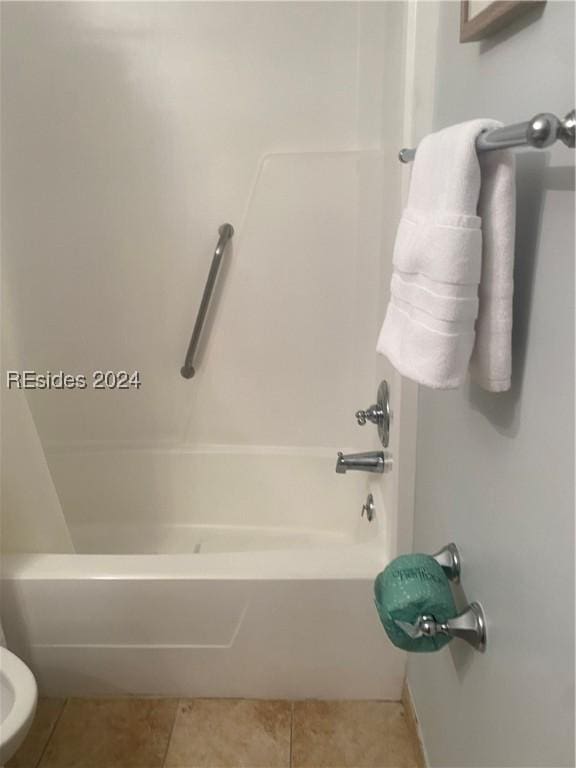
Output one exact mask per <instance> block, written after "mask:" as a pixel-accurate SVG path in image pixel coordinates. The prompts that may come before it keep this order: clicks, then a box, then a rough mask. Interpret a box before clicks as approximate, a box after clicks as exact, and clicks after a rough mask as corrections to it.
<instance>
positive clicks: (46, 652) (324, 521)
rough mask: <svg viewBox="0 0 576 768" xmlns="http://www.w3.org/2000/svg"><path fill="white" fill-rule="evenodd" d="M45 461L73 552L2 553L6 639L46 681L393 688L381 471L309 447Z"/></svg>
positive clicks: (75, 689) (346, 693)
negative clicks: (369, 500)
mask: <svg viewBox="0 0 576 768" xmlns="http://www.w3.org/2000/svg"><path fill="white" fill-rule="evenodd" d="M49 461H50V466H51V470H52V472H53V475H54V477H55V481H56V485H57V487H58V488H59V491H60V494H61V499H62V503H63V507H64V510H65V514H66V518H67V521H68V523H69V527H70V530H71V533H72V538H73V540H74V544H75V548H76V552H77V553H76V554H44V555H42V554H34V555H32V554H14V555H10V556H4V558H3V562H2V579H3V582H2V617H3V621H4V624H5V628H6V632H7V636H8V641H9V644H10V646H11V647H12V648H13V650H14V651H16V653H18V654H19V655H21V656H22V657H23V658H24V659H25V660H26V661H28V663H29V664H30V665H31V667H32V668H33V670H34V672H35V673H36V675H37V678H38V680H39V684H40V688H41V690H42V691H43V693H44V694H48V695H98V694H107V695H110V694H112V695H113V694H118V695H121V694H140V695H144V694H156V695H169V696H208V697H210V696H218V697H220V696H222V697H234V696H241V697H278V698H306V697H317V698H352V699H353V698H377V699H382V698H384V699H386V698H389V699H398V698H399V697H400V690H401V685H402V680H403V674H404V656H403V654H401V653H400V652H398V651H397V650H396V649H394V648H393V647H392V646H391V645H390V643H389V642H388V641H387V639H386V637H385V634H384V631H383V629H382V628H381V626H380V623H379V620H378V617H377V615H376V611H375V609H374V607H373V603H372V582H373V580H374V577H375V576H376V575H377V573H378V572H379V571H380V570H381V569H382V568H383V567H384V566H385V565H386V563H387V562H389V560H390V559H391V557H393V556H394V554H395V525H394V520H393V516H392V515H391V514H390V513H389V511H387V510H385V509H384V506H383V504H382V499H381V495H380V490H379V485H378V483H377V482H374V483H372V484H371V485H370V488H369V487H368V481H367V478H366V476H363V475H362V474H359V473H351V474H350V475H346V476H344V477H340V476H336V475H335V474H334V457H333V455H331V454H328V453H326V454H318V453H317V452H316V453H312V452H310V453H309V454H307V455H306V454H304V455H303V454H302V453H301V452H300V453H299V454H296V453H294V452H290V451H276V452H275V453H270V452H267V453H264V452H259V451H253V452H248V453H247V452H246V451H243V452H241V453H234V452H230V451H227V452H225V451H213V452H209V453H206V452H199V451H189V452H184V453H183V452H182V451H178V452H176V453H174V452H170V451H145V452H142V451H138V452H134V451H127V452H122V453H121V454H117V455H116V456H111V455H110V454H109V453H108V452H101V453H98V452H89V453H85V454H80V453H78V452H68V453H66V452H63V453H61V454H59V455H56V454H52V455H50V458H49ZM295 480H296V482H295ZM368 490H371V491H372V493H373V495H374V498H375V503H376V515H375V518H374V520H373V521H372V522H371V523H369V522H368V521H367V520H366V518H365V517H364V518H363V519H361V518H360V510H361V506H362V503H363V501H364V499H365V496H366V494H367V492H368Z"/></svg>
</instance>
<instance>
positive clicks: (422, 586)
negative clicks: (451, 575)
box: [374, 554, 457, 653]
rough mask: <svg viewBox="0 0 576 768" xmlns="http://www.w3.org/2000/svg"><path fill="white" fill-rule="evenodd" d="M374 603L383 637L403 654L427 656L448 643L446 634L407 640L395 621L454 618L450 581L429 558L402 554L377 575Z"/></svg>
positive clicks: (432, 559) (454, 611)
mask: <svg viewBox="0 0 576 768" xmlns="http://www.w3.org/2000/svg"><path fill="white" fill-rule="evenodd" d="M374 602H375V603H376V609H377V610H378V615H379V616H380V621H381V622H382V624H383V626H384V629H385V630H386V634H387V635H388V637H389V638H390V640H391V641H392V643H393V644H394V645H395V646H397V647H398V648H402V650H404V651H412V652H416V653H429V652H431V651H439V650H440V649H441V648H443V647H444V646H445V645H446V643H449V642H450V639H451V638H450V637H449V636H448V635H441V634H438V635H435V636H434V637H417V638H413V637H410V636H409V635H408V634H407V633H406V632H405V630H404V629H402V627H401V626H400V625H398V624H397V623H396V622H397V621H400V622H407V623H408V624H412V625H414V624H416V622H417V620H418V618H419V617H420V616H424V615H428V616H433V617H434V618H435V619H436V621H438V622H443V621H447V620H448V619H453V618H454V617H455V616H456V614H457V611H456V605H455V603H454V598H453V596H452V590H451V589H450V582H449V581H448V578H447V576H446V574H445V573H444V571H443V570H442V568H441V567H440V566H439V565H438V563H437V562H436V560H434V558H433V557H430V555H419V554H414V555H401V556H400V557H397V558H396V559H395V560H393V561H392V562H391V563H390V564H389V565H388V566H386V568H385V569H384V570H383V571H382V573H379V574H378V576H377V577H376V580H375V581H374Z"/></svg>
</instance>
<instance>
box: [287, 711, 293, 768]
mask: <svg viewBox="0 0 576 768" xmlns="http://www.w3.org/2000/svg"><path fill="white" fill-rule="evenodd" d="M293 737H294V701H293V700H292V701H291V702H290V762H289V763H288V765H289V768H292V739H293Z"/></svg>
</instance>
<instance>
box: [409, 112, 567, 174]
mask: <svg viewBox="0 0 576 768" xmlns="http://www.w3.org/2000/svg"><path fill="white" fill-rule="evenodd" d="M575 133H576V111H575V110H572V111H571V112H568V114H567V115H566V117H565V118H564V119H563V120H560V119H559V118H558V117H556V115H552V114H550V113H549V112H543V113H542V114H540V115H536V116H535V117H533V118H532V120H528V121H527V122H525V123H515V124H514V125H504V126H503V127H502V128H495V129H494V130H492V131H484V132H483V133H481V134H480V136H478V138H477V139H476V150H477V151H478V152H489V151H490V150H493V149H507V148H508V147H533V148H535V149H544V148H545V147H549V146H550V145H551V144H554V142H556V141H563V142H564V144H566V146H567V147H571V148H574V138H575ZM415 154H416V150H415V149H401V150H400V152H399V154H398V157H399V159H400V160H401V161H402V162H403V163H409V162H410V161H411V160H414V156H415Z"/></svg>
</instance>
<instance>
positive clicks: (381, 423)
mask: <svg viewBox="0 0 576 768" xmlns="http://www.w3.org/2000/svg"><path fill="white" fill-rule="evenodd" d="M390 416H391V414H390V399H389V396H388V382H386V381H381V382H380V386H379V387H378V395H377V398H376V403H375V404H374V405H371V406H370V407H369V408H366V410H365V411H363V410H362V411H356V421H357V423H358V424H359V425H360V426H361V427H363V426H364V424H366V422H367V421H370V422H371V423H372V424H376V426H377V427H378V437H379V438H380V442H381V443H382V445H383V446H384V448H387V447H388V443H389V441H390Z"/></svg>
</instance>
